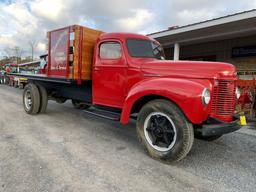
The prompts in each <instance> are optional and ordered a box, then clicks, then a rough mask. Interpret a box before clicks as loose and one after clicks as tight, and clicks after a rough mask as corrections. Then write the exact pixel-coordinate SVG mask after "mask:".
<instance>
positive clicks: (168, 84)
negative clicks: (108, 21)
mask: <svg viewBox="0 0 256 192" xmlns="http://www.w3.org/2000/svg"><path fill="white" fill-rule="evenodd" d="M127 38H137V39H147V40H152V39H150V38H149V37H145V36H141V35H135V34H128V33H109V34H103V35H102V36H101V37H100V38H99V40H98V42H97V46H96V48H95V55H96V56H95V62H94V66H93V103H94V104H99V105H105V106H111V107H117V108H120V109H123V110H122V116H121V122H122V123H123V124H126V123H128V121H129V118H130V113H131V109H132V106H133V105H134V103H135V102H136V101H137V100H138V99H140V98H141V97H144V96H148V95H158V96H162V97H165V98H167V99H169V100H171V101H173V102H174V103H176V104H177V105H178V106H179V107H180V109H181V110H182V111H183V113H184V114H185V115H186V117H187V118H188V119H189V120H190V121H191V122H192V123H194V124H201V123H202V122H203V121H206V120H207V118H208V117H209V116H210V115H211V116H214V117H217V118H219V119H221V120H224V121H231V120H232V115H225V116H223V115H222V116H219V115H216V114H213V113H212V112H211V103H210V104H209V105H208V106H204V105H203V104H202V100H201V94H202V91H203V90H204V88H208V89H209V90H210V91H211V92H213V84H214V80H216V79H219V80H221V79H222V80H223V79H224V80H230V81H235V80H236V70H235V67H234V66H233V65H231V64H227V63H216V62H190V61H178V62H177V61H161V60H157V59H152V58H132V57H130V56H129V54H128V50H127V48H126V39H127ZM105 41H111V42H112V41H117V42H120V43H121V45H122V57H121V58H120V59H118V60H101V59H100V58H99V50H98V47H99V46H100V44H101V43H102V42H105ZM149 74H150V75H151V76H148V75H149ZM154 74H155V77H152V75H154ZM223 107H225V106H223Z"/></svg>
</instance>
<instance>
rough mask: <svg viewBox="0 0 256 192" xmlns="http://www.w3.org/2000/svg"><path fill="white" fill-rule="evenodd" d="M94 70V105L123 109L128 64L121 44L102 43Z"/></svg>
mask: <svg viewBox="0 0 256 192" xmlns="http://www.w3.org/2000/svg"><path fill="white" fill-rule="evenodd" d="M96 57H97V58H96V61H95V64H94V69H93V103H94V104H99V105H105V106H111V107H118V108H121V107H122V105H123V102H124V99H125V90H126V81H127V80H126V72H127V62H126V59H125V56H124V54H123V50H122V46H121V42H119V41H117V40H108V41H104V42H101V44H100V45H99V46H98V50H97V52H96Z"/></svg>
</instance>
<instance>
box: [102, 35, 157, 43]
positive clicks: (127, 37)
mask: <svg viewBox="0 0 256 192" xmlns="http://www.w3.org/2000/svg"><path fill="white" fill-rule="evenodd" d="M129 38H131V39H143V40H150V41H155V40H154V39H152V38H151V37H148V36H145V35H140V34H135V33H103V34H102V35H101V36H100V38H99V39H100V40H105V39H120V40H123V41H125V40H126V39H129Z"/></svg>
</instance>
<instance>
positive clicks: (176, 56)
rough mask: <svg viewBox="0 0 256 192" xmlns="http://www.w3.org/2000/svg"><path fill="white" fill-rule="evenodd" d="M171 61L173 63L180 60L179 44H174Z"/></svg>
mask: <svg viewBox="0 0 256 192" xmlns="http://www.w3.org/2000/svg"><path fill="white" fill-rule="evenodd" d="M173 60H174V61H179V60H180V44H179V43H175V44H174V54H173Z"/></svg>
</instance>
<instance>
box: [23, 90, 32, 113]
mask: <svg viewBox="0 0 256 192" xmlns="http://www.w3.org/2000/svg"><path fill="white" fill-rule="evenodd" d="M24 103H25V107H26V109H27V110H30V109H31V107H32V98H31V92H30V91H29V90H27V91H26V92H25V96H24Z"/></svg>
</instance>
